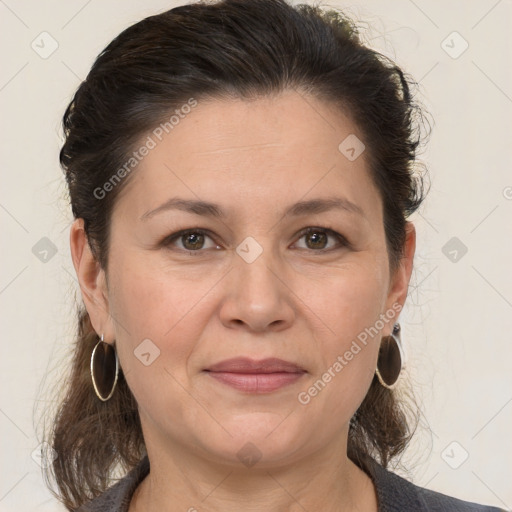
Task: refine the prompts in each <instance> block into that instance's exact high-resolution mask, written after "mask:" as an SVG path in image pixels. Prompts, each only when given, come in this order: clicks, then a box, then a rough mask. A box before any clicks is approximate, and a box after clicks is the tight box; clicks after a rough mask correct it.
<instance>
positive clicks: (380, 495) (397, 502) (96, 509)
mask: <svg viewBox="0 0 512 512" xmlns="http://www.w3.org/2000/svg"><path fill="white" fill-rule="evenodd" d="M361 469H363V470H364V471H365V472H366V473H367V474H368V475H369V476H370V477H371V479H372V480H373V483H374V485H375V488H376V490H377V500H378V504H379V512H427V511H428V512H499V511H501V512H505V511H503V509H498V508H495V507H486V506H484V505H477V504H476V503H469V502H467V501H461V500H458V499H456V498H451V497H449V496H445V495H444V494H441V493H438V492H434V491H430V490H428V489H424V488H422V487H418V486H417V485H414V484H412V483H411V482H409V481H407V480H405V479H404V478H402V477H400V476H398V475H396V474H394V473H391V472H390V471H388V470H386V469H384V468H383V467H382V466H380V465H379V464H378V463H377V462H376V461H374V460H373V459H370V458H366V459H364V460H363V461H361ZM148 473H149V460H148V457H147V456H146V457H144V459H142V460H141V462H140V463H139V464H138V466H137V467H135V468H134V469H133V470H132V471H130V473H128V474H127V475H126V476H125V477H124V478H123V479H121V480H119V481H118V482H117V483H116V484H114V485H113V486H112V487H110V488H109V489H107V491H105V492H104V493H103V494H101V495H100V496H98V497H97V498H95V499H93V500H92V501H90V502H89V503H87V504H85V505H82V506H81V507H80V508H78V509H76V511H75V512H128V507H129V505H130V500H131V497H132V495H133V493H134V492H135V489H136V488H137V486H138V485H139V483H140V482H142V480H143V479H144V478H145V477H146V475H147V474H148ZM312 512H314V511H312Z"/></svg>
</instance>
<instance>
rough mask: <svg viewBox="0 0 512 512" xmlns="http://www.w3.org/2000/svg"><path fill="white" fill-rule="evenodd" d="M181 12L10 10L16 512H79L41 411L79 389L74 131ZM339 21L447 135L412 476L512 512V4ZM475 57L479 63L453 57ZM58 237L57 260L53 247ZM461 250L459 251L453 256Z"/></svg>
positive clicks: (411, 307) (4, 409)
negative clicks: (129, 57)
mask: <svg viewBox="0 0 512 512" xmlns="http://www.w3.org/2000/svg"><path fill="white" fill-rule="evenodd" d="M181 3H183V2H172V1H162V0H151V1H150V0H145V1H144V2H136V1H134V0H128V1H127V0H124V1H120V0H118V1H114V0H107V1H105V0H104V1H101V2H100V1H98V0H89V1H84V0H70V1H67V2H62V1H60V2H57V1H56V0H52V1H41V2H36V1H27V0H19V1H15V0H0V16H1V30H0V38H1V44H2V66H1V69H0V104H1V107H2V120H3V121H4V129H3V132H2V133H3V136H2V137H1V141H0V143H1V154H2V166H1V167H2V182H3V186H2V188H1V193H0V219H1V234H2V239H3V241H2V248H3V249H2V265H1V268H0V272H1V274H0V305H1V314H2V334H3V338H4V339H3V342H2V357H1V360H0V364H1V369H0V372H1V376H2V377H1V378H2V388H1V396H0V429H1V432H2V435H1V441H0V443H1V448H2V455H1V458H2V461H3V470H2V475H1V479H0V510H1V511H19V510H41V511H57V510H62V508H61V507H59V506H58V505H57V504H56V502H55V500H54V499H53V498H52V497H51V495H50V494H49V492H48V491H47V490H46V489H45V487H44V484H43V482H42V479H41V470H40V467H39V466H38V464H37V461H36V460H34V458H32V456H31V454H32V452H33V451H34V450H35V449H36V448H37V446H38V444H39V442H40V441H39V439H38V437H37V435H36V427H37V425H35V424H34V421H33V409H34V407H35V406H37V407H39V408H41V407H42V408H44V407H45V406H46V402H45V400H47V399H48V396H47V394H46V393H45V390H46V389H47V388H48V387H49V386H51V384H52V383H53V382H55V381H56V378H57V377H59V376H61V375H63V374H64V373H63V372H65V368H64V367H63V365H62V364H61V361H62V358H63V357H64V355H65V354H66V353H67V352H68V351H69V348H70V345H71V343H72V341H73V336H74V331H75V325H74V321H75V319H74V300H75V299H74V297H75V293H76V290H78V286H77V283H76V279H75V274H74V270H73V266H72V262H71V258H70V252H69V226H70V222H71V219H72V217H71V212H70V209H69V207H68V204H67V202H66V195H65V187H64V178H63V175H62V173H61V170H60V168H59V165H58V151H59V149H60V146H61V142H62V139H61V130H60V119H61V116H62V114H63V112H64V109H65V107H66V105H67V103H68V102H69V100H70V99H71V95H72V93H73V92H74V90H75V89H76V87H77V86H78V84H79V83H80V81H81V80H82V79H83V78H84V77H85V76H86V74H87V72H88V70H89V68H90V66H91V64H92V62H93V59H94V58H95V57H96V55H97V54H98V53H99V52H100V51H101V50H102V49H103V48H104V46H105V45H106V44H107V43H108V42H109V41H110V40H111V39H112V38H113V37H114V36H115V35H117V34H118V33H119V32H120V31H121V30H122V29H124V28H125V27H127V26H128V25H129V24H131V23H133V22H135V21H138V20H139V19H142V18H143V17H145V16H147V15H150V14H154V13H156V12H160V11H162V10H166V9H168V8H171V7H174V6H176V5H179V4H181ZM295 3H298V2H295ZM323 5H332V6H339V7H342V8H344V9H345V10H346V12H347V13H348V14H350V15H353V16H355V17H356V18H358V19H361V20H364V21H365V22H367V23H368V25H369V26H370V27H371V28H370V29H365V30H364V32H365V34H366V38H367V40H368V41H369V43H370V44H371V45H372V46H374V47H375V48H377V49H379V50H381V51H383V52H384V53H385V54H386V55H389V56H391V57H393V58H395V59H396V60H397V62H398V64H400V65H402V66H403V67H404V68H405V70H406V71H408V72H409V73H411V74H412V75H413V76H414V77H415V78H416V79H417V80H418V81H420V85H421V89H420V92H421V97H420V99H421V100H422V101H423V102H424V104H425V105H426V106H427V108H428V109H429V110H430V112H431V114H432V116H433V118H434V120H435V126H434V129H433V135H432V138H431V141H430V146H429V147H428V149H427V150H426V151H425V152H424V154H423V156H422V160H423V161H424V162H425V163H426V164H427V165H428V166H429V169H430V174H431V179H432V189H431V192H430V195H429V199H428V200H427V202H426V204H425V206H424V207H423V208H422V210H421V211H420V212H419V213H418V214H416V215H415V216H414V217H413V219H412V220H414V221H415V224H416V227H417V231H418V248H417V255H416V259H415V271H414V274H413V278H412V283H411V289H410V296H409V299H408V304H407V308H406V310H405V311H404V313H403V314H402V316H401V321H402V326H403V337H404V339H405V341H406V343H407V345H406V350H407V354H408V368H409V375H410V380H411V381H412V383H413V385H414V389H415V393H416V395H417V398H418V401H419V402H420V404H421V408H422V411H423V424H424V425H426V424H427V423H428V424H429V425H430V428H431V433H430V432H429V431H428V430H426V429H425V428H424V427H420V429H419V431H418V433H417V436H416V439H415V440H414V442H413V443H412V445H411V447H410V448H409V450H408V451H407V453H406V456H405V458H404V460H403V462H404V463H405V464H406V465H407V466H408V468H409V470H410V472H409V473H408V474H409V476H410V478H412V479H413V480H414V482H416V483H418V484H420V485H423V486H426V487H428V488H431V489H434V490H437V491H442V492H444V493H446V494H451V495H454V496H457V497H460V498H462V499H466V500H471V501H477V502H482V503H488V504H494V505H497V506H501V507H506V508H511V507H512V487H511V485H510V483H511V480H510V479H511V476H510V475H511V473H510V464H511V463H510V461H511V459H512V436H511V435H510V432H511V431H512V429H511V426H512V372H511V371H510V366H511V362H512V338H511V335H510V333H511V331H512V321H511V319H512V273H511V272H510V262H511V261H512V243H511V234H512V233H511V231H512V230H511V224H512V223H511V220H512V171H511V157H510V145H511V142H512V140H511V133H512V129H511V128H512V68H511V65H510V63H511V62H512V58H511V57H512V51H511V50H512V48H511V39H510V31H511V29H512V23H511V20H512V2H511V1H510V0H489V1H488V0H471V1H469V0H460V1H450V2H447V1H444V0H435V1H432V0H431V1H420V0H415V1H412V0H393V1H386V2H383V1H379V0H372V1H364V2H363V1H356V2H331V3H327V2H325V3H324V4H323ZM454 31H456V32H457V33H458V34H453V32H454ZM42 32H47V33H48V34H50V35H49V36H48V35H41V33H42ZM443 41H444V43H443ZM464 41H466V42H467V44H468V48H467V49H466V50H465V51H464V52H463V53H462V54H461V55H460V56H458V57H457V58H453V57H454V56H456V55H457V54H458V53H460V52H461V50H462V49H463V48H464V45H465V43H464ZM56 44H57V45H58V48H56V50H55V51H54V52H53V53H52V54H51V55H47V54H48V53H49V52H50V51H51V50H52V45H56ZM36 50H37V51H36ZM450 53H451V55H450ZM41 55H42V56H44V57H46V58H42V56H41ZM43 237H47V238H48V239H49V240H51V242H52V243H53V244H54V245H55V248H56V250H57V252H56V253H55V254H54V255H52V253H51V252H50V253H47V254H45V253H44V252H42V249H41V247H40V246H39V245H36V244H38V243H43V244H44V243H47V242H40V240H41V239H42V238H43ZM452 237H456V238H457V240H456V241H455V242H452V243H455V244H458V245H455V246H453V247H452V246H448V247H447V248H445V249H444V252H443V248H444V247H445V246H446V244H447V243H448V242H449V240H451V239H452ZM461 243H462V244H464V245H465V246H466V247H467V253H466V254H464V255H462V252H461V250H460V247H461V245H460V244H461ZM34 246H35V247H36V248H35V249H34V250H33V248H34ZM454 248H455V250H456V251H458V252H457V253H454V252H451V254H450V251H453V249H454ZM445 253H446V254H447V255H445ZM45 258H46V261H44V260H45ZM454 258H456V261H452V260H453V259H454ZM42 260H43V261H42ZM45 376H46V377H45ZM36 400H37V402H35V401H36ZM453 443H455V444H453ZM466 456H467V457H468V458H467V460H465V461H464V458H465V457H466ZM457 466H459V467H458V468H456V469H455V467H457Z"/></svg>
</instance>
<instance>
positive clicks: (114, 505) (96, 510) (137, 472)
mask: <svg viewBox="0 0 512 512" xmlns="http://www.w3.org/2000/svg"><path fill="white" fill-rule="evenodd" d="M148 473H149V459H148V457H147V455H146V456H145V457H144V458H143V459H142V460H141V461H140V462H139V464H138V465H137V466H136V467H135V468H133V469H132V470H131V471H130V472H129V473H128V474H127V475H126V476H125V477H124V478H122V479H121V480H119V481H118V482H116V483H115V484H114V485H113V486H112V487H109V488H108V489H107V490H106V491H105V492H104V493H102V494H100V495H99V496H98V497H96V498H94V499H93V500H91V501H89V502H88V503H85V504H84V505H82V506H81V507H79V508H78V509H76V510H75V512H128V508H129V506H130V501H131V498H132V496H133V493H134V492H135V489H136V488H137V486H138V485H139V484H140V483H141V482H142V480H144V478H145V477H146V475H147V474H148Z"/></svg>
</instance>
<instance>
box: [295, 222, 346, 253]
mask: <svg viewBox="0 0 512 512" xmlns="http://www.w3.org/2000/svg"><path fill="white" fill-rule="evenodd" d="M299 236H300V239H304V240H305V241H306V243H305V247H299V248H300V249H310V250H313V251H317V252H327V251H329V250H331V249H336V248H340V247H345V246H349V243H348V241H347V240H346V238H345V237H344V236H343V235H340V234H339V233H337V232H336V231H333V230H332V229H328V228H314V227H311V228H306V229H304V230H302V231H301V232H300V234H299ZM330 239H334V243H333V242H329V241H330ZM329 243H330V245H329Z"/></svg>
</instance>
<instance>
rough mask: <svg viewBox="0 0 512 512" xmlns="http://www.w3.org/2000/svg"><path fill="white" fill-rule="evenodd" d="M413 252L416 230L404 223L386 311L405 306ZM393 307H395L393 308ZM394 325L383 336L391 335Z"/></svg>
mask: <svg viewBox="0 0 512 512" xmlns="http://www.w3.org/2000/svg"><path fill="white" fill-rule="evenodd" d="M415 250H416V228H415V227H414V224H413V223H412V222H406V224H405V245H404V254H403V256H402V259H401V260H400V265H399V267H398V269H397V270H396V271H395V274H394V275H393V276H391V280H390V283H389V290H388V298H387V301H386V311H388V310H390V309H395V308H396V304H400V309H401V308H403V306H404V304H405V299H406V298H407V291H408V288H409V281H410V279H411V273H412V268H413V260H414V252H415ZM393 305H395V307H393ZM397 316H398V315H397ZM395 323H396V321H395V322H392V323H390V324H388V329H389V332H387V333H385V334H391V330H392V329H393V325H394V324H395Z"/></svg>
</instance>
